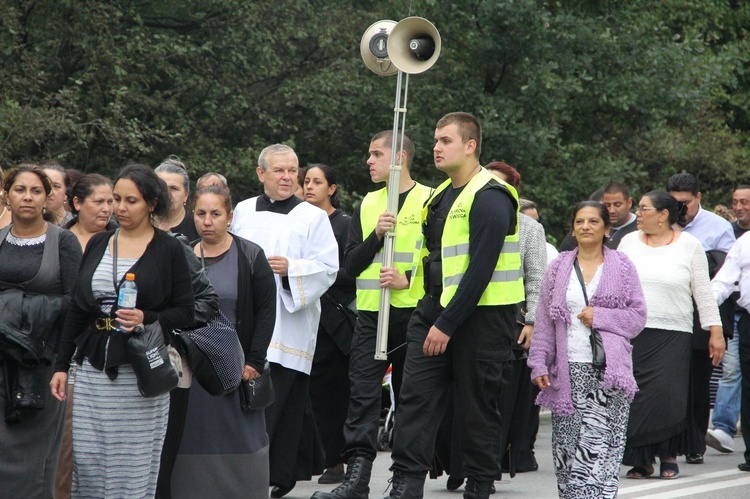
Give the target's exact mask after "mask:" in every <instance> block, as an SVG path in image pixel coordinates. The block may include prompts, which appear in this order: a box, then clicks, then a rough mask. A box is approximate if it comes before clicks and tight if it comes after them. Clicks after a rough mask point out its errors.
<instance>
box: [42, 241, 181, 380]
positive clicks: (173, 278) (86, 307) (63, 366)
mask: <svg viewBox="0 0 750 499" xmlns="http://www.w3.org/2000/svg"><path fill="white" fill-rule="evenodd" d="M113 234H114V231H107V232H102V233H99V234H96V235H95V236H94V237H92V238H91V240H90V241H89V243H88V245H87V246H86V252H85V253H84V254H83V259H82V260H81V267H80V270H79V274H78V281H77V282H76V287H75V290H74V291H73V299H72V303H71V306H70V310H69V312H68V316H67V318H66V320H65V326H64V327H63V332H62V341H61V343H60V355H59V356H58V360H57V363H56V365H55V371H57V372H64V371H67V370H68V369H69V368H70V360H71V357H72V355H73V352H74V351H75V349H76V347H78V354H77V356H76V361H77V362H78V363H79V364H80V363H81V362H82V361H83V358H84V357H85V358H88V359H89V362H90V363H91V365H92V366H93V367H95V368H96V369H99V370H104V369H105V368H108V374H109V375H110V377H111V378H112V379H114V377H116V369H112V370H109V368H115V367H116V366H118V365H120V364H124V363H127V354H126V351H125V345H126V342H127V337H128V335H126V334H122V333H119V332H116V331H109V332H107V331H104V332H99V331H96V330H94V329H93V328H91V327H90V323H91V321H92V320H95V319H97V318H99V317H102V316H104V314H103V313H102V311H101V309H100V307H99V304H98V303H97V301H96V299H95V298H94V294H93V291H92V289H91V281H92V277H93V275H94V271H95V270H96V268H97V266H98V265H99V262H100V261H101V259H102V256H103V255H104V252H105V251H107V250H108V246H109V245H108V243H109V240H110V238H111V237H112V235H113ZM128 272H132V273H134V274H135V283H136V286H137V287H138V298H137V300H136V308H138V309H140V310H142V311H143V314H144V318H143V322H144V324H151V323H153V322H155V321H157V320H158V321H159V323H160V324H161V328H162V331H164V336H165V341H166V342H167V343H171V342H172V337H171V331H172V330H174V329H178V328H185V327H188V326H190V325H191V324H193V322H194V319H195V313H194V294H193V288H192V283H191V279H190V270H189V268H188V264H187V260H186V258H185V250H184V249H183V247H182V243H181V242H179V241H178V240H177V239H175V238H173V237H171V236H170V235H168V234H167V233H166V232H164V231H162V230H159V229H155V230H154V237H153V239H152V240H151V242H150V243H149V244H148V246H147V247H146V250H145V251H144V252H143V255H141V257H140V258H139V259H138V261H137V262H136V263H135V265H133V267H131V268H130V269H129V270H128ZM112 316H114V309H113V312H112ZM108 339H109V344H108V343H107V340H108ZM105 353H106V365H105Z"/></svg>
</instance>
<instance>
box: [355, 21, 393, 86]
mask: <svg viewBox="0 0 750 499" xmlns="http://www.w3.org/2000/svg"><path fill="white" fill-rule="evenodd" d="M394 26H396V21H390V20H387V19H384V20H382V21H378V22H376V23H373V24H372V25H370V27H369V28H367V30H366V31H365V34H364V35H362V41H361V42H360V43H359V52H360V54H361V55H362V60H363V61H364V62H365V66H367V68H368V69H370V71H372V72H373V73H377V74H379V75H380V76H391V75H395V74H396V73H397V72H398V68H397V67H396V66H395V65H394V64H393V63H392V62H391V60H390V59H389V58H388V38H389V36H390V34H391V30H392V29H393V27H394Z"/></svg>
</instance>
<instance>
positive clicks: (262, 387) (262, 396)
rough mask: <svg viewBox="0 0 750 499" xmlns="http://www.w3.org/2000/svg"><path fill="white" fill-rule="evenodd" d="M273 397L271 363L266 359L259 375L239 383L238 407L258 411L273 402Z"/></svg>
mask: <svg viewBox="0 0 750 499" xmlns="http://www.w3.org/2000/svg"><path fill="white" fill-rule="evenodd" d="M274 399H275V395H274V391H273V382H272V381H271V364H269V363H268V361H266V364H265V366H263V372H262V373H260V376H259V377H257V378H255V379H252V380H246V381H245V380H243V381H242V383H240V407H242V410H243V411H260V410H262V409H265V408H266V407H268V406H269V405H271V404H273V401H274Z"/></svg>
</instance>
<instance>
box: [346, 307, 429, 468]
mask: <svg viewBox="0 0 750 499" xmlns="http://www.w3.org/2000/svg"><path fill="white" fill-rule="evenodd" d="M413 311H414V309H412V308H395V307H391V310H390V315H389V321H388V322H389V324H388V351H389V352H391V353H390V354H389V355H388V360H375V347H376V342H377V341H376V340H377V328H378V313H377V312H368V311H363V310H360V312H359V314H358V316H357V325H356V326H355V327H354V337H353V338H352V351H351V352H350V353H349V383H350V385H349V387H350V392H351V393H350V398H349V412H348V414H347V417H346V423H345V424H344V441H345V444H344V451H343V452H342V456H343V460H344V461H347V460H348V459H349V458H352V457H364V458H367V459H369V460H370V461H372V460H374V459H375V456H376V455H377V453H378V448H377V438H378V426H379V423H380V410H381V407H382V398H383V388H382V387H383V376H384V375H385V372H386V371H387V370H388V365H389V364H392V365H393V370H392V376H391V383H392V385H393V391H394V395H395V400H396V404H397V406H398V400H399V395H400V391H401V380H402V379H403V371H404V360H405V359H406V345H405V343H406V327H407V325H408V323H409V318H410V317H411V314H412V312H413ZM395 424H396V425H397V424H398V423H395Z"/></svg>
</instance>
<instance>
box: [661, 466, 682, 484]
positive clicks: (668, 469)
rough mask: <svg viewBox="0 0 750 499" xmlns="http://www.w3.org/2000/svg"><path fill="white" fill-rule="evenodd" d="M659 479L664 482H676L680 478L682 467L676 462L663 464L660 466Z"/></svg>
mask: <svg viewBox="0 0 750 499" xmlns="http://www.w3.org/2000/svg"><path fill="white" fill-rule="evenodd" d="M659 477H660V478H661V479H662V480H674V479H675V478H679V477H680V467H679V466H678V465H677V463H676V462H666V463H665V462H662V463H661V465H660V466H659Z"/></svg>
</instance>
